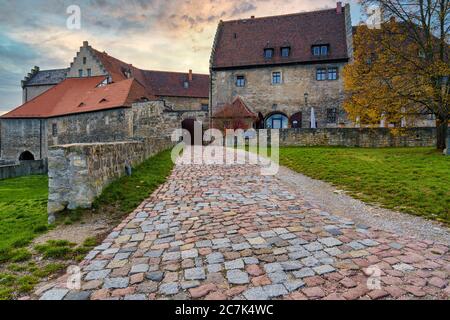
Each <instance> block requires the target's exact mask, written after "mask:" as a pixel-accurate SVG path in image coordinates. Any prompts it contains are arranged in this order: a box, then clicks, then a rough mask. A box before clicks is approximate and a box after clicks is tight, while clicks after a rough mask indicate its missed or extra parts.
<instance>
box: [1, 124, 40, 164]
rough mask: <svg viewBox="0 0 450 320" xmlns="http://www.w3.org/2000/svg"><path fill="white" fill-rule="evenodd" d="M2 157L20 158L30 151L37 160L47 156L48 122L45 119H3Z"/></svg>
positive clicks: (9, 158) (8, 158)
mask: <svg viewBox="0 0 450 320" xmlns="http://www.w3.org/2000/svg"><path fill="white" fill-rule="evenodd" d="M0 122H1V126H0V135H1V143H0V158H1V159H7V160H16V161H17V160H19V157H20V154H21V153H22V152H24V151H29V152H31V153H32V154H33V156H34V159H35V160H39V159H45V158H46V157H47V139H46V132H47V122H46V120H45V119H43V120H41V119H1V120H0Z"/></svg>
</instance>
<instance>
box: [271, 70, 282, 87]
mask: <svg viewBox="0 0 450 320" xmlns="http://www.w3.org/2000/svg"><path fill="white" fill-rule="evenodd" d="M272 84H281V72H272Z"/></svg>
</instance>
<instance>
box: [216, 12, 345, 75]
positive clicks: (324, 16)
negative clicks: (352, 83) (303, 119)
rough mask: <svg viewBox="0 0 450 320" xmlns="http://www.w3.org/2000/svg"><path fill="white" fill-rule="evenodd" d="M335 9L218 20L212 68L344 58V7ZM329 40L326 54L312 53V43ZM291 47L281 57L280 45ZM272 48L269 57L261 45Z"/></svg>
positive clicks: (316, 43) (324, 42) (326, 42)
mask: <svg viewBox="0 0 450 320" xmlns="http://www.w3.org/2000/svg"><path fill="white" fill-rule="evenodd" d="M345 10H346V8H342V13H339V14H338V13H337V12H336V9H327V10H320V11H313V12H304V13H296V14H289V15H281V16H273V17H265V18H250V19H244V20H234V21H225V22H221V23H220V24H219V28H218V31H217V40H216V44H215V51H214V53H213V57H212V58H213V59H212V67H213V68H233V67H245V66H247V67H248V66H260V65H272V64H284V63H303V62H312V61H318V60H319V61H322V60H337V59H348V54H347V41H346V30H345V12H344V11H345ZM320 44H329V45H330V54H329V55H328V56H327V57H325V58H324V57H322V58H319V57H314V56H313V55H312V51H311V47H312V46H313V45H320ZM285 46H289V47H290V48H291V54H290V57H287V58H283V57H281V53H280V51H281V50H280V49H281V47H285ZM265 48H273V49H275V55H274V57H273V58H272V59H265V58H264V49H265Z"/></svg>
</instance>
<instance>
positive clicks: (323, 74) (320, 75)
mask: <svg viewBox="0 0 450 320" xmlns="http://www.w3.org/2000/svg"><path fill="white" fill-rule="evenodd" d="M327 72H328V71H327V68H317V69H316V80H317V81H325V80H327Z"/></svg>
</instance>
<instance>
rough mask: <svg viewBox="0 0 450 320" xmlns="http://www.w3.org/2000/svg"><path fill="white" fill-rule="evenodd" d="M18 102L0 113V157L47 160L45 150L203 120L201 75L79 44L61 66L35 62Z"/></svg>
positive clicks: (205, 92) (205, 83) (205, 88)
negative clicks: (151, 66) (145, 66)
mask: <svg viewBox="0 0 450 320" xmlns="http://www.w3.org/2000/svg"><path fill="white" fill-rule="evenodd" d="M22 87H23V89H24V103H23V104H22V105H21V106H19V107H17V108H16V109H14V110H12V111H11V112H8V113H6V114H4V115H3V116H1V117H0V159H5V160H16V161H17V160H38V159H45V158H47V154H48V148H49V147H51V146H54V145H61V144H72V143H93V142H112V141H123V140H129V139H145V138H148V137H152V136H164V135H166V136H167V135H170V134H171V133H172V131H173V129H175V128H178V127H182V125H183V122H184V121H186V120H189V121H195V120H199V121H203V122H205V123H206V122H207V121H206V118H207V116H208V101H209V76H208V75H202V74H194V73H192V71H189V72H186V73H180V72H163V71H149V70H142V69H139V68H136V67H134V66H133V65H131V64H128V63H125V62H123V61H121V60H118V59H116V58H114V57H111V56H109V55H108V54H107V53H105V52H100V51H97V50H95V49H93V48H92V47H91V46H89V44H88V42H84V43H83V46H82V47H81V48H80V51H79V52H78V53H77V55H76V57H75V58H74V60H73V62H72V63H71V64H70V68H68V69H60V70H44V71H41V70H39V68H37V67H35V68H34V69H33V70H32V72H31V73H30V74H29V75H28V76H27V77H26V78H25V80H24V81H23V82H22Z"/></svg>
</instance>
